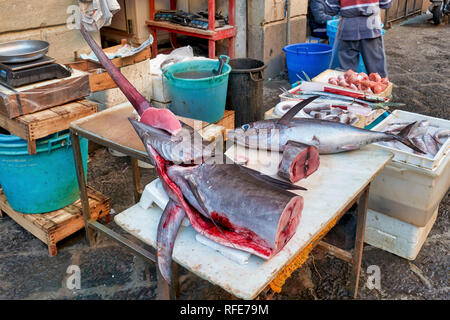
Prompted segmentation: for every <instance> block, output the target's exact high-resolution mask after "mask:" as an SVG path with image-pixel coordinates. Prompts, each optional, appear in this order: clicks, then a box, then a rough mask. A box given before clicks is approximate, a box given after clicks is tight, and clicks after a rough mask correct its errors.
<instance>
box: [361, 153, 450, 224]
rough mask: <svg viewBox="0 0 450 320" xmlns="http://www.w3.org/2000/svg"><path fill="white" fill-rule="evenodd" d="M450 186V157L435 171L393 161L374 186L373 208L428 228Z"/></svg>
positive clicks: (378, 176)
mask: <svg viewBox="0 0 450 320" xmlns="http://www.w3.org/2000/svg"><path fill="white" fill-rule="evenodd" d="M449 187H450V156H448V155H447V156H446V157H445V158H444V161H443V162H441V164H440V166H439V167H438V168H436V169H435V170H428V169H421V168H417V167H415V166H412V165H408V164H406V163H401V162H396V161H391V162H390V163H389V164H388V165H386V167H385V168H384V169H383V170H382V171H381V172H380V173H379V174H378V175H377V176H376V177H375V179H374V180H373V182H372V183H371V185H370V192H369V208H370V209H373V210H376V211H379V212H383V213H384V214H386V215H389V216H391V217H394V218H396V219H399V220H402V221H405V222H408V223H411V224H414V225H416V226H418V227H423V226H425V225H426V224H427V223H428V221H429V220H430V217H431V216H432V215H433V213H434V211H435V210H436V208H437V207H438V206H439V203H440V202H441V200H442V198H443V197H444V196H445V194H446V192H447V190H448V188H449Z"/></svg>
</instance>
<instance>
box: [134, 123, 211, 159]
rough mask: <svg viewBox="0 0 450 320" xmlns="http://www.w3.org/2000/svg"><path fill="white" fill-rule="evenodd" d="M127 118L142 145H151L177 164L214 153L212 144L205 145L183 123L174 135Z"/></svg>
mask: <svg viewBox="0 0 450 320" xmlns="http://www.w3.org/2000/svg"><path fill="white" fill-rule="evenodd" d="M129 120H130V122H131V124H132V125H133V127H134V129H135V130H136V132H137V134H138V135H139V137H140V138H141V140H142V142H143V143H144V146H145V147H146V148H147V145H148V146H151V147H152V148H154V149H155V150H156V151H157V152H158V154H159V155H160V156H161V157H163V158H164V159H165V160H167V161H170V162H173V163H177V164H191V163H201V162H202V161H203V160H205V159H207V158H209V157H211V156H212V155H213V154H214V146H213V145H206V143H204V142H203V140H202V137H201V136H200V135H199V134H198V133H197V132H195V131H194V130H193V129H192V128H191V127H189V126H187V125H183V126H182V128H181V131H180V132H179V133H178V134H177V135H175V136H174V135H171V134H168V133H167V132H166V131H164V130H161V129H158V128H154V127H151V126H149V125H147V124H145V123H142V122H139V121H136V120H133V119H129ZM150 158H151V157H150ZM152 160H154V159H152Z"/></svg>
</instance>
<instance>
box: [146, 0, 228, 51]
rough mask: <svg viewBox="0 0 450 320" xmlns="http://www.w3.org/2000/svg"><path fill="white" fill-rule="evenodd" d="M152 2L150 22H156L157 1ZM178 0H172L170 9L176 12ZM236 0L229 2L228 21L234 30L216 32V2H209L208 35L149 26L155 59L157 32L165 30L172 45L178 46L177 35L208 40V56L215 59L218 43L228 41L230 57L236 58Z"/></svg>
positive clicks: (187, 29) (210, 0) (212, 0)
mask: <svg viewBox="0 0 450 320" xmlns="http://www.w3.org/2000/svg"><path fill="white" fill-rule="evenodd" d="M149 1H150V21H154V20H155V0H149ZM176 8H177V0H170V9H171V10H176ZM235 8H236V6H235V0H229V2H228V11H229V14H228V20H229V24H230V26H232V28H226V29H223V30H216V28H215V24H216V16H215V14H216V2H215V0H208V31H211V32H209V33H208V34H205V33H204V32H201V33H199V32H198V31H199V30H197V29H195V28H188V27H186V28H183V29H185V30H176V29H175V28H170V27H166V26H155V25H149V28H150V32H151V34H152V36H153V44H152V56H153V57H155V56H156V55H157V54H158V42H157V38H156V30H165V31H168V32H170V39H171V41H172V45H173V46H176V35H177V34H183V35H186V36H191V37H197V38H203V39H208V56H209V58H212V59H214V58H215V56H216V41H218V40H223V39H228V55H229V57H230V58H234V45H235V38H236V16H235V15H236V12H235ZM202 31H203V30H202Z"/></svg>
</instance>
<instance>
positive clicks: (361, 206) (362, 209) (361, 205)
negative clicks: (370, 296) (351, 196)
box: [348, 184, 370, 299]
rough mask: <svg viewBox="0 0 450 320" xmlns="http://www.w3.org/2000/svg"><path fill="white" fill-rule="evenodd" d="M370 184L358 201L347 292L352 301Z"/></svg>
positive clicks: (357, 276)
mask: <svg viewBox="0 0 450 320" xmlns="http://www.w3.org/2000/svg"><path fill="white" fill-rule="evenodd" d="M369 189H370V184H369V185H368V186H367V187H366V189H365V190H364V192H363V194H362V195H361V197H360V198H359V201H358V220H357V224H356V238H355V248H354V249H353V254H352V271H351V275H350V284H349V287H348V290H349V292H350V295H351V296H353V298H354V299H356V297H357V296H358V285H359V274H360V271H361V260H362V254H363V249H364V231H365V228H366V214H367V203H368V199H369Z"/></svg>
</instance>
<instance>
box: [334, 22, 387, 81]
mask: <svg viewBox="0 0 450 320" xmlns="http://www.w3.org/2000/svg"><path fill="white" fill-rule="evenodd" d="M338 25H339V19H333V20H328V21H327V36H328V41H329V44H330V45H331V47H333V45H334V39H336V33H337V30H338ZM383 26H384V25H383V24H381V27H383ZM385 33H386V30H384V29H382V30H381V34H382V35H384V34H385ZM337 49H338V48H337V46H336V48H335V49H334V58H333V63H332V64H331V68H332V69H336V68H340V66H341V65H340V64H339V60H338V57H337ZM356 72H364V73H367V69H366V66H365V65H364V61H363V58H362V56H361V54H359V64H358V69H357V70H356Z"/></svg>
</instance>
